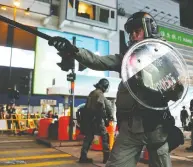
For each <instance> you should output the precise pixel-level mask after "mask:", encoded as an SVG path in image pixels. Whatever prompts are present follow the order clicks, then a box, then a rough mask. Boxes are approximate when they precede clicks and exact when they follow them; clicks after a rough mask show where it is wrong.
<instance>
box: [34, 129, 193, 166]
mask: <svg viewBox="0 0 193 167" xmlns="http://www.w3.org/2000/svg"><path fill="white" fill-rule="evenodd" d="M183 133H184V138H185V144H184V145H182V146H179V147H178V148H177V149H175V150H174V151H172V152H171V158H172V159H173V160H182V161H190V162H193V152H188V151H186V149H185V148H186V147H189V146H190V143H191V140H190V132H186V131H185V132H183ZM37 140H38V139H37ZM45 142H47V144H48V145H49V147H53V148H55V149H57V150H59V151H62V152H64V153H68V154H70V155H72V156H74V157H76V158H79V157H80V151H81V146H82V141H62V142H60V141H50V140H46V139H45V140H44V141H43V143H44V144H45ZM88 157H89V158H93V160H94V164H95V165H97V166H100V167H104V166H105V165H104V164H102V157H103V156H102V152H101V151H92V150H89V152H88ZM139 166H140V167H142V166H143V164H142V163H140V165H139ZM144 166H145V165H144Z"/></svg>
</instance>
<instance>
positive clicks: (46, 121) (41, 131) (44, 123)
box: [38, 118, 52, 138]
mask: <svg viewBox="0 0 193 167" xmlns="http://www.w3.org/2000/svg"><path fill="white" fill-rule="evenodd" d="M51 123H52V118H43V119H40V121H39V128H38V137H41V138H48V128H49V126H50V124H51Z"/></svg>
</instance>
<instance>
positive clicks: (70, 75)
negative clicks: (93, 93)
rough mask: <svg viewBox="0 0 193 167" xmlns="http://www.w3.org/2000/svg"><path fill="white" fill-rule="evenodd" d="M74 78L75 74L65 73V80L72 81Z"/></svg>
mask: <svg viewBox="0 0 193 167" xmlns="http://www.w3.org/2000/svg"><path fill="white" fill-rule="evenodd" d="M75 80H76V74H75V73H70V74H68V75H67V81H70V82H74V81H75Z"/></svg>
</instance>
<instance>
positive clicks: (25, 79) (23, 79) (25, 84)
mask: <svg viewBox="0 0 193 167" xmlns="http://www.w3.org/2000/svg"><path fill="white" fill-rule="evenodd" d="M29 80H30V78H29V76H27V75H26V76H22V77H20V88H24V89H26V88H28V87H29Z"/></svg>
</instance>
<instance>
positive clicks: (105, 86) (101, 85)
mask: <svg viewBox="0 0 193 167" xmlns="http://www.w3.org/2000/svg"><path fill="white" fill-rule="evenodd" d="M94 87H95V88H98V89H101V90H102V91H103V92H105V91H106V90H107V89H108V88H109V81H108V80H107V79H106V78H103V79H101V80H100V81H99V82H98V83H97V84H95V85H94Z"/></svg>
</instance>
